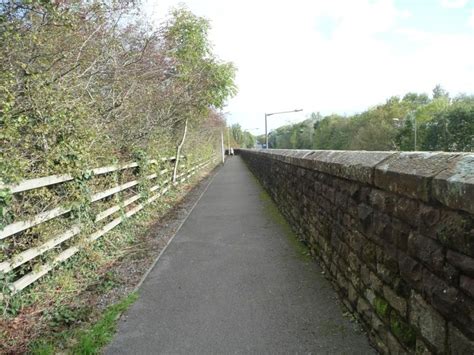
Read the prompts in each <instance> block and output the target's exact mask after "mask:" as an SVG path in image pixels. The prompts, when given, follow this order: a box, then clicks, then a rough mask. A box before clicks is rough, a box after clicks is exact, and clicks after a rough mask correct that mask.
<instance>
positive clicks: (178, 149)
mask: <svg viewBox="0 0 474 355" xmlns="http://www.w3.org/2000/svg"><path fill="white" fill-rule="evenodd" d="M187 131H188V119H187V118H186V120H185V121H184V131H183V138H182V139H181V142H180V143H179V145H178V146H177V147H176V160H175V163H174V170H173V183H175V182H176V175H177V174H178V166H179V158H180V155H181V148H182V147H183V144H184V140H185V139H186V132H187Z"/></svg>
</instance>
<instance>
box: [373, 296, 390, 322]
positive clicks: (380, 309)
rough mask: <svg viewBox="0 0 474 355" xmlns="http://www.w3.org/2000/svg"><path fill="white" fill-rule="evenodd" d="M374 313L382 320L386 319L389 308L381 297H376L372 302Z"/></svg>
mask: <svg viewBox="0 0 474 355" xmlns="http://www.w3.org/2000/svg"><path fill="white" fill-rule="evenodd" d="M374 307H375V312H376V313H377V314H378V315H379V316H380V317H381V318H382V319H385V318H388V315H389V312H390V306H389V305H388V302H387V301H385V300H384V299H383V298H381V297H376V298H375V300H374Z"/></svg>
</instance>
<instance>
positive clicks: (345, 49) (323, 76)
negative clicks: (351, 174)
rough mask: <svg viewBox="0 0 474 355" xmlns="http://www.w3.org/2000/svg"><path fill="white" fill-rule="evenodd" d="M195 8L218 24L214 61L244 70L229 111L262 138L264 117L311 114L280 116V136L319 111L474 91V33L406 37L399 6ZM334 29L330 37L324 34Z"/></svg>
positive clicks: (375, 2)
mask: <svg viewBox="0 0 474 355" xmlns="http://www.w3.org/2000/svg"><path fill="white" fill-rule="evenodd" d="M152 1H153V0H149V2H148V9H149V12H152V10H153V9H154V10H153V11H155V14H154V15H153V17H154V18H155V19H157V18H160V17H162V16H163V14H164V13H165V12H166V9H167V8H168V7H169V5H171V4H176V3H177V1H173V0H166V1H160V2H159V3H156V4H155V3H153V2H152ZM187 4H188V6H189V7H190V9H191V10H192V11H194V12H195V13H196V14H198V15H201V16H206V17H208V18H209V19H211V23H212V26H213V30H212V33H211V39H212V41H213V42H214V43H215V49H216V52H217V53H218V55H219V56H220V57H221V58H223V59H225V60H229V61H233V62H234V63H235V64H236V66H237V67H238V75H237V84H238V86H239V94H238V96H237V97H236V98H234V99H233V100H231V101H230V103H229V106H228V107H227V108H226V111H229V112H230V113H231V116H230V120H231V122H237V121H238V122H240V123H241V124H242V125H243V126H244V127H245V128H254V127H261V130H260V132H262V131H263V117H264V112H269V111H280V110H288V109H290V110H291V109H294V108H300V107H302V108H303V109H304V110H305V112H304V113H303V114H291V115H288V116H284V115H282V116H272V118H271V121H270V122H269V126H270V128H275V127H278V126H279V125H282V124H285V123H286V122H287V120H290V121H295V120H301V119H303V118H304V117H305V115H307V114H309V113H310V112H312V111H321V112H322V113H323V114H329V113H332V112H337V113H341V114H344V113H352V112H354V111H361V110H364V109H366V108H367V107H369V106H372V105H375V104H377V103H379V102H383V101H384V100H385V99H386V98H387V97H389V96H391V95H394V94H400V95H401V94H404V93H405V92H407V91H425V92H426V91H427V92H429V91H431V89H432V88H433V87H434V86H435V85H436V84H437V83H438V82H439V83H442V84H443V85H444V86H445V87H446V89H448V90H450V91H452V92H459V91H469V90H471V91H472V82H474V68H473V66H472V64H471V63H474V52H473V51H474V49H471V47H472V45H471V44H472V43H473V41H474V34H473V35H472V36H469V35H467V34H466V35H462V36H461V35H460V36H457V35H451V36H437V35H434V34H431V33H427V32H423V31H420V30H416V29H410V28H401V27H400V23H401V21H403V19H404V18H406V16H407V14H408V13H409V12H408V11H406V10H401V9H398V8H397V7H396V6H395V4H394V1H392V0H332V1H327V0H313V1H307V0H292V1H291V2H290V1H269V0H260V1H255V0H252V1H250V0H240V1H238V0H228V1H225V2H224V1H219V0H188V1H187ZM156 10H158V11H156ZM327 19H329V21H326V20H327ZM328 23H329V24H330V26H329V27H330V28H329V27H328V28H327V30H328V31H326V32H327V33H325V31H324V28H322V27H321V26H323V27H324V26H328ZM393 37H396V38H398V39H399V41H398V42H397V41H392V40H391V38H393ZM387 38H388V39H387ZM410 44H412V45H410Z"/></svg>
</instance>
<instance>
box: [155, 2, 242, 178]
mask: <svg viewBox="0 0 474 355" xmlns="http://www.w3.org/2000/svg"><path fill="white" fill-rule="evenodd" d="M208 30H209V23H208V21H207V20H205V19H204V18H202V17H197V16H195V15H194V14H193V13H191V12H190V11H189V10H187V9H186V8H185V7H181V8H177V9H175V10H173V12H172V18H171V20H170V21H169V23H168V24H167V26H166V30H165V37H164V38H165V41H166V48H167V54H168V56H169V57H170V58H171V59H172V60H173V62H174V70H173V72H174V75H175V76H176V77H177V78H178V81H179V82H180V84H181V88H182V89H181V95H180V96H181V97H182V100H184V101H185V103H186V104H187V105H183V107H186V111H181V112H180V115H181V119H178V120H177V121H176V124H175V129H176V130H179V129H182V134H181V138H180V141H179V144H178V145H177V146H176V161H175V166H174V172H173V181H175V180H176V174H177V170H178V166H179V160H180V155H181V149H182V147H183V144H184V142H185V139H186V133H187V127H188V122H189V121H190V120H193V121H200V120H202V118H203V116H204V115H207V113H208V111H209V109H211V108H216V109H219V108H222V107H223V106H224V104H225V101H226V100H227V98H228V97H230V96H233V95H235V93H236V87H235V84H234V77H235V69H234V66H233V65H232V64H231V63H221V62H219V61H218V60H217V59H216V58H215V56H214V55H213V53H212V51H211V46H210V43H209V40H208Z"/></svg>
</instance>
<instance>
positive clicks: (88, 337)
mask: <svg viewBox="0 0 474 355" xmlns="http://www.w3.org/2000/svg"><path fill="white" fill-rule="evenodd" d="M137 298H138V295H137V293H132V294H130V295H128V296H127V297H125V298H124V299H123V300H122V301H120V302H118V303H116V304H114V305H112V306H109V307H108V308H107V309H106V310H105V312H104V313H103V314H102V316H101V317H99V319H98V320H97V321H96V322H95V323H94V324H90V325H89V326H87V327H85V328H82V329H78V330H74V331H66V332H63V333H59V334H57V335H56V336H55V337H54V338H53V339H50V340H49V341H37V342H35V343H33V344H32V345H31V347H30V353H31V354H36V355H49V354H57V353H58V352H60V351H64V347H65V345H66V346H67V345H70V347H69V346H67V347H68V348H69V349H68V350H67V352H68V353H71V354H99V353H100V350H101V349H102V348H103V347H104V346H105V345H107V344H108V343H109V342H110V341H111V340H112V337H113V335H114V333H115V329H116V326H117V321H118V319H119V317H120V315H121V314H122V313H123V312H124V311H126V310H127V309H128V307H130V305H131V304H132V303H133V302H135V301H136V299H137Z"/></svg>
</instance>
